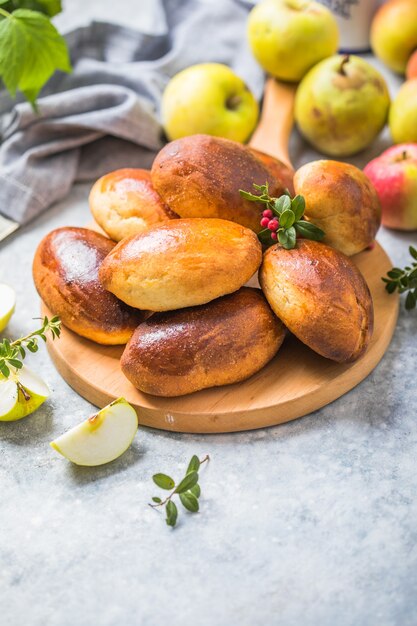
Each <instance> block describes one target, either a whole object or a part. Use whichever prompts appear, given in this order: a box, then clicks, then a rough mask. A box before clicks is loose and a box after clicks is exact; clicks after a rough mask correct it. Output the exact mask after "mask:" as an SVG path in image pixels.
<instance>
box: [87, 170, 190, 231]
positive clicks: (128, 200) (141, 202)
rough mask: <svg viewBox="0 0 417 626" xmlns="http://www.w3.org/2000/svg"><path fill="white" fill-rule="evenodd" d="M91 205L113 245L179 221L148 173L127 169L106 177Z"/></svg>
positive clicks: (94, 191) (92, 195)
mask: <svg viewBox="0 0 417 626" xmlns="http://www.w3.org/2000/svg"><path fill="white" fill-rule="evenodd" d="M89 203H90V210H91V212H92V214H93V216H94V219H95V220H96V222H97V224H99V226H101V228H102V229H103V230H104V231H105V232H106V233H107V234H108V235H109V237H110V239H113V241H121V239H124V237H129V236H130V235H136V234H137V233H141V232H143V231H144V230H146V229H147V228H149V227H150V226H153V225H154V224H159V223H162V222H166V221H167V220H170V219H173V218H175V217H178V215H175V213H174V212H173V211H171V210H170V208H169V207H168V206H167V205H166V204H165V202H163V200H162V198H161V197H160V196H159V195H158V194H157V192H156V191H155V189H154V188H153V186H152V182H151V174H150V172H148V170H141V169H133V168H125V169H121V170H116V171H114V172H110V173H109V174H106V175H105V176H102V177H101V178H99V179H98V180H97V181H96V182H95V183H94V185H93V187H92V189H91V192H90V198H89Z"/></svg>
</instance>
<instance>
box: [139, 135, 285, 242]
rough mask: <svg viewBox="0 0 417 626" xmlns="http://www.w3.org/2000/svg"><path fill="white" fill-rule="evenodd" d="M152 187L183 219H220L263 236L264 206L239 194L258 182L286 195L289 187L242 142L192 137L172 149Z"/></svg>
mask: <svg viewBox="0 0 417 626" xmlns="http://www.w3.org/2000/svg"><path fill="white" fill-rule="evenodd" d="M151 174H152V183H153V186H154V187H155V189H156V191H157V192H158V193H159V195H160V196H161V197H162V199H163V200H164V202H166V203H167V204H168V206H169V207H170V208H171V209H172V210H173V211H175V213H178V215H179V216H180V217H217V218H221V219H225V220H232V221H233V222H237V223H238V224H242V226H246V227H247V228H251V229H252V230H254V231H255V232H259V230H260V226H259V222H260V218H261V212H262V208H263V207H262V205H261V204H258V203H256V202H255V203H254V202H250V201H248V200H245V199H243V198H242V197H241V196H240V194H239V189H243V190H244V191H253V183H257V184H259V185H263V184H265V182H266V181H268V183H269V186H270V193H271V195H274V196H280V195H281V194H282V193H284V190H285V185H284V184H283V183H282V182H281V181H280V180H278V179H277V178H275V177H274V176H273V175H272V173H271V171H270V170H269V169H268V168H267V167H266V166H265V165H264V164H263V163H261V161H260V160H259V159H258V158H256V157H255V156H254V154H253V153H252V152H251V150H250V149H249V148H248V147H247V146H244V145H242V144H240V143H237V142H236V141H231V140H230V139H223V138H221V137H211V136H209V135H191V136H190V137H184V138H183V139H177V140H176V141H172V142H171V143H169V144H167V145H166V146H165V147H164V148H163V149H162V150H161V151H160V152H159V154H158V155H157V156H156V158H155V161H154V163H153V166H152V171H151Z"/></svg>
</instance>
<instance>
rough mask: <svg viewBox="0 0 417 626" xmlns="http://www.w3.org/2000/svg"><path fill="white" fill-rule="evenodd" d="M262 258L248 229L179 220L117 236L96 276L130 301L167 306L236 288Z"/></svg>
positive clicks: (172, 307)
mask: <svg viewBox="0 0 417 626" xmlns="http://www.w3.org/2000/svg"><path fill="white" fill-rule="evenodd" d="M261 260H262V252H261V245H260V243H259V241H258V238H257V236H256V235H255V234H254V233H253V232H252V231H251V230H249V229H248V228H244V227H243V226H240V225H239V224H235V223H234V222H228V221H226V220H216V219H199V218H195V219H188V220H181V219H178V220H171V221H170V222H168V223H166V224H162V225H160V226H154V227H153V228H150V229H149V230H147V231H145V232H144V233H142V234H141V235H135V236H134V237H129V238H128V239H124V240H123V241H121V242H120V243H119V244H118V245H117V246H116V247H115V248H114V250H112V251H111V253H110V254H109V256H108V257H107V258H106V259H105V261H104V262H103V264H102V266H101V268H100V280H101V281H102V283H103V285H104V287H105V288H106V289H108V290H109V291H111V292H112V293H114V294H115V295H116V296H117V297H118V298H120V300H123V302H126V304H129V305H130V306H134V307H137V308H138V309H144V310H146V309H148V310H150V311H172V310H175V309H182V308H184V307H187V306H196V305H198V304H204V303H205V302H209V301H210V300H214V299H215V298H219V297H220V296H223V295H225V294H227V293H231V292H233V291H236V290H237V289H239V287H241V286H242V285H244V284H245V283H246V281H247V280H249V278H250V277H251V276H252V275H253V274H254V273H255V272H256V270H257V269H258V267H259V265H260V264H261Z"/></svg>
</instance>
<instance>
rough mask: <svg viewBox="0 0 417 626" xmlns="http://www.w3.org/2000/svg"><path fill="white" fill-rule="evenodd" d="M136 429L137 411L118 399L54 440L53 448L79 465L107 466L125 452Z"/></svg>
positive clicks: (123, 400)
mask: <svg viewBox="0 0 417 626" xmlns="http://www.w3.org/2000/svg"><path fill="white" fill-rule="evenodd" d="M137 429H138V418H137V415H136V411H135V409H134V408H133V407H131V406H130V404H129V403H128V402H126V400H125V399H124V398H119V399H118V400H115V401H114V402H112V403H111V404H109V405H107V406H105V407H104V409H101V411H99V412H98V413H96V414H95V415H92V416H91V417H90V418H89V419H87V420H85V422H82V423H81V424H78V426H74V428H71V430H69V431H68V432H66V433H64V434H63V435H61V436H60V437H58V439H55V441H52V443H51V446H52V448H54V450H56V451H57V452H59V453H60V454H62V455H63V456H65V457H66V458H67V459H69V460H70V461H72V462H73V463H75V464H76V465H88V466H93V465H104V463H110V461H114V459H117V457H119V456H121V455H122V454H123V453H124V452H126V450H127V449H128V447H129V446H130V444H131V443H132V441H133V439H134V437H135V434H136V431H137Z"/></svg>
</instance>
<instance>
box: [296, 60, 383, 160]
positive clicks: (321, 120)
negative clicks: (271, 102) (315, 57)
mask: <svg viewBox="0 0 417 626" xmlns="http://www.w3.org/2000/svg"><path fill="white" fill-rule="evenodd" d="M389 105H390V98H389V93H388V88H387V85H386V83H385V80H384V79H383V77H382V76H381V74H380V73H379V72H378V71H377V70H376V69H375V68H374V67H372V65H370V64H369V63H367V61H365V60H364V59H361V58H360V57H357V56H350V57H349V56H345V57H343V56H338V55H336V56H334V57H331V58H330V59H325V60H324V61H321V63H318V64H317V65H316V66H315V67H313V69H311V70H310V71H309V72H308V74H307V75H306V76H305V77H304V78H303V80H302V81H301V83H300V85H299V87H298V90H297V93H296V97H295V119H296V122H297V125H298V128H299V130H300V131H301V133H302V135H304V137H305V138H306V139H307V140H308V141H309V142H310V143H311V144H312V145H313V146H314V147H315V148H316V149H317V150H319V151H320V152H324V153H325V154H329V155H332V156H336V157H343V156H349V155H352V154H356V153H357V152H360V151H361V150H363V149H364V148H366V147H367V146H368V145H369V144H370V143H372V141H373V140H374V139H375V137H376V136H377V135H378V133H379V132H380V131H381V130H382V128H383V127H384V125H385V122H386V120H387V116H388V110H389Z"/></svg>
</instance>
